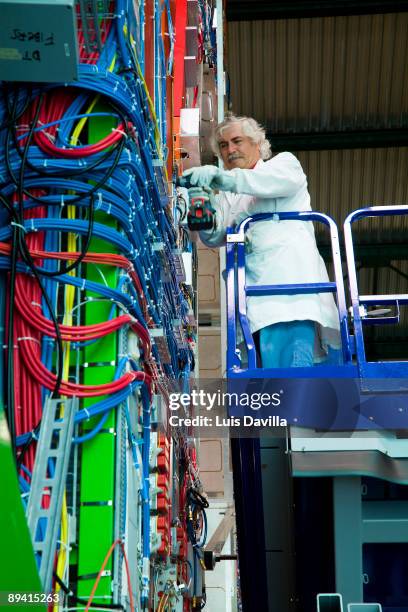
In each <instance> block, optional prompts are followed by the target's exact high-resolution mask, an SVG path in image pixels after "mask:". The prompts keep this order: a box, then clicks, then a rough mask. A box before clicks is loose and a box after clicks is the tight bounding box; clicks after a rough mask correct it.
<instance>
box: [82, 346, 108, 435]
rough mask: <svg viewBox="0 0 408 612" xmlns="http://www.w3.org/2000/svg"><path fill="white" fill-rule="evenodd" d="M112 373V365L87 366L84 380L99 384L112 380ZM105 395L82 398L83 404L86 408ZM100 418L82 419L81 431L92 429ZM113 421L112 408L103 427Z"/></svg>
mask: <svg viewBox="0 0 408 612" xmlns="http://www.w3.org/2000/svg"><path fill="white" fill-rule="evenodd" d="M112 338H113V337H112ZM112 338H111V343H112ZM114 373H115V368H114V366H98V367H89V368H85V374H84V380H85V382H86V384H88V385H100V384H101V383H104V382H108V381H110V380H113V377H114ZM106 397H107V396H106V395H101V396H100V397H90V398H87V399H85V400H84V403H83V406H84V407H85V408H87V407H88V406H92V404H96V402H99V401H102V400H103V399H105V398H106ZM100 419H101V416H97V417H94V418H92V419H89V420H88V421H84V423H83V424H82V432H85V431H89V430H90V429H93V428H94V427H95V425H96V424H97V423H98V422H99V420H100ZM115 423H116V419H115V409H113V410H112V411H111V413H110V415H109V417H108V418H107V420H106V422H105V425H104V429H108V428H109V427H114V426H115ZM90 442H91V441H90ZM90 442H87V443H86V444H90Z"/></svg>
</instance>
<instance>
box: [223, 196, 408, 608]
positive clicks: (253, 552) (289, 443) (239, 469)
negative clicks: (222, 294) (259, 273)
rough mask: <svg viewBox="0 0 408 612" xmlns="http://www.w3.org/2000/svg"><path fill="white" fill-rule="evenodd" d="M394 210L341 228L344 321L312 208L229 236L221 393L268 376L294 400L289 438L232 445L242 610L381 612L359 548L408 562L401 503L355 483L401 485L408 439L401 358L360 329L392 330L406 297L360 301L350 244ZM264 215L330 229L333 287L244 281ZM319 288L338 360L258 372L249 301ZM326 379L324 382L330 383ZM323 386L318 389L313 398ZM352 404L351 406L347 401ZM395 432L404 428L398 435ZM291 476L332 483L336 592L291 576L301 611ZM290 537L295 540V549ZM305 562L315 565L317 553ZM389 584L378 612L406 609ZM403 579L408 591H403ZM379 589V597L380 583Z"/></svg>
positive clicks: (360, 213)
mask: <svg viewBox="0 0 408 612" xmlns="http://www.w3.org/2000/svg"><path fill="white" fill-rule="evenodd" d="M390 215H393V216H394V215H397V216H399V215H408V206H375V207H370V208H364V209H360V210H357V211H355V212H353V213H351V214H350V215H349V216H348V217H347V219H346V221H345V223H344V244H345V250H346V262H347V272H348V282H349V294H350V312H351V317H350V316H349V310H348V308H347V302H346V296H345V289H344V283H343V270H342V263H341V253H340V243H339V235H338V229H337V226H336V224H335V222H334V221H333V220H332V219H331V218H330V217H328V216H327V215H324V214H322V213H318V212H313V211H310V212H298V213H296V212H290V213H289V212H288V213H270V214H268V213H262V214H257V215H254V216H252V217H248V218H247V219H245V220H244V221H242V222H241V223H240V224H239V226H237V227H236V228H235V229H229V230H228V232H227V246H226V269H227V277H226V281H227V288H226V291H227V326H228V327H227V378H228V388H229V390H230V391H235V392H242V391H245V390H246V391H248V389H249V388H251V389H254V388H257V386H256V382H258V383H259V385H260V386H261V387H260V388H263V386H264V385H265V383H266V381H270V382H271V381H279V386H285V388H286V387H287V388H288V389H289V390H290V391H291V392H292V394H290V393H289V394H288V397H289V396H291V397H292V400H293V401H291V402H289V405H288V406H286V411H285V417H286V419H287V423H288V426H289V427H288V428H287V429H286V437H285V435H284V436H283V437H282V436H281V437H279V436H277V437H273V438H272V437H271V436H273V434H271V436H269V438H265V439H264V438H262V437H260V438H257V437H253V438H251V437H241V438H236V439H232V440H231V449H232V460H233V470H234V489H235V503H236V513H237V532H238V548H239V559H240V581H241V590H242V600H243V607H244V611H250V612H252V610H273V611H276V612H278V611H279V612H281V611H282V612H283V610H285V612H286V611H288V612H290V611H292V610H293V611H299V610H301V611H302V612H315V610H316V609H317V610H320V611H321V612H325V611H329V610H330V612H340V611H341V610H343V609H344V610H348V609H350V610H351V611H354V610H358V611H359V612H360V610H361V612H364V610H366V612H369V610H374V609H375V610H381V605H380V604H377V603H367V604H363V601H364V598H365V597H367V598H368V601H373V602H374V601H376V599H373V597H374V595H373V591H375V589H376V587H375V585H374V586H373V585H369V586H367V584H366V583H365V582H364V581H367V580H368V581H369V577H367V575H366V574H364V571H363V570H364V568H363V547H364V546H366V545H368V544H370V545H371V544H390V543H392V544H394V545H404V544H405V547H404V548H403V554H404V557H406V559H407V561H406V563H407V567H408V501H405V499H394V500H392V501H391V500H388V501H387V500H385V499H384V500H380V501H378V500H377V501H375V499H374V498H375V496H374V498H371V497H370V496H369V495H368V496H367V497H366V498H364V494H363V497H362V494H361V490H362V480H361V479H362V477H364V476H371V477H374V479H379V480H381V481H387V482H392V483H397V485H405V484H408V440H407V439H404V434H401V431H403V430H408V402H407V400H408V357H407V361H398V362H397V361H376V362H373V361H368V360H367V358H366V351H365V346H364V335H363V330H364V327H365V326H367V325H386V324H398V322H399V319H400V306H403V305H406V304H408V293H404V294H395V295H384V294H381V295H360V294H359V288H358V283H357V272H356V265H355V256H354V246H353V237H352V225H353V223H354V222H356V221H358V220H360V219H363V218H366V217H386V216H390ZM268 219H274V220H275V221H277V220H285V221H286V220H297V221H299V220H302V221H306V222H308V221H313V222H320V223H323V224H325V225H326V226H327V227H328V229H329V233H330V240H331V252H332V261H333V270H334V282H326V283H304V284H287V285H262V286H259V285H257V286H247V285H246V278H245V236H246V232H247V230H248V228H249V227H250V225H251V224H252V223H256V222H258V221H266V220H268ZM322 292H331V293H333V294H334V296H335V298H336V302H337V306H338V312H339V323H340V334H341V346H342V349H341V354H342V363H341V364H340V365H319V366H316V367H311V368H291V369H279V368H273V369H263V368H260V367H257V355H256V349H255V345H254V339H253V336H252V334H251V331H250V327H249V323H248V319H247V314H246V297H247V296H265V295H295V294H307V293H309V294H310V293H322ZM380 305H381V306H382V305H387V306H389V305H392V306H393V307H394V308H395V313H393V314H391V315H389V316H388V315H387V316H384V315H383V314H379V315H378V316H368V314H367V310H366V309H367V307H370V306H380ZM239 329H240V331H241V336H242V337H243V345H242V342H241V341H240V335H239V334H238V330H239ZM242 346H244V350H243V351H241V348H242ZM243 357H246V359H245V360H244V359H243ZM327 381H330V384H329V385H328V382H327ZM254 384H255V386H254ZM328 386H329V387H330V392H329V393H327V387H328ZM319 389H324V390H325V391H324V393H323V394H322V395H321V396H320V397H319ZM258 390H259V389H258ZM296 390H297V392H296ZM333 398H334V401H335V402H337V406H336V410H335V413H336V414H333V411H332V410H331V406H330V404H331V402H332V401H333ZM350 402H351V404H352V406H351V407H350V406H349V405H348V404H349V403H350ZM263 416H265V415H263ZM370 430H371V431H370ZM395 430H398V432H399V433H395ZM400 430H401V431H400ZM289 431H290V433H289ZM344 432H346V433H344ZM357 432H358V433H357ZM367 436H369V438H368V437H367ZM293 476H297V477H299V480H302V481H304V480H305V479H306V477H307V478H308V484H310V480H309V479H310V477H314V478H323V479H324V478H326V480H327V477H330V478H331V479H332V483H331V489H330V495H331V496H332V497H331V500H330V502H331V508H330V509H329V510H327V511H330V512H331V514H332V525H331V527H329V528H328V529H329V532H330V529H332V532H333V555H332V556H333V568H334V569H333V581H334V583H335V584H334V586H333V587H332V588H334V589H335V591H337V593H331V594H328V595H327V596H326V595H324V593H321V594H319V597H318V598H317V601H316V596H317V594H318V593H319V591H321V590H326V588H327V585H326V584H325V585H323V588H321V587H319V586H318V585H317V584H310V585H309V586H310V589H309V590H310V593H309V594H306V595H304V591H305V588H306V590H307V587H305V586H304V584H305V582H307V580H306V579H305V578H304V579H302V578H301V579H300V581H299V578H298V580H297V582H298V583H299V582H300V583H301V584H303V586H302V587H301V590H302V589H303V595H304V599H303V603H301V604H299V597H298V595H297V587H296V585H295V581H294V578H293V573H294V572H293V567H294V564H295V561H294V558H295V557H294V555H295V549H297V544H298V540H299V537H298V536H299V533H301V528H300V527H299V524H298V525H296V524H295V523H296V521H298V522H299V518H300V517H301V516H302V515H301V513H299V511H298V510H297V511H296V512H295V513H294V515H293V513H292V510H293V505H294V500H293V496H292V491H291V488H292V487H291V480H292V478H293ZM300 477H302V478H300ZM373 482H377V480H373ZM364 486H366V485H364ZM370 486H371V485H370ZM393 486H394V485H393ZM309 488H310V487H309ZM407 490H408V488H407ZM403 497H404V495H403ZM299 499H301V498H300V497H299ZM406 499H407V500H408V495H407V496H406ZM368 500H370V501H368ZM298 501H299V500H298ZM306 505H307V502H306ZM327 511H326V514H327ZM306 514H307V513H306ZM309 514H310V513H309ZM292 515H293V516H292ZM309 518H310V516H309ZM326 518H327V517H326ZM294 533H295V534H296V539H297V542H296V544H295V545H294V542H293V537H294ZM310 536H311V534H303V535H302V534H301V535H300V539H302V538H303V539H304V540H305V542H308V544H309V545H310V544H311V545H312V546H313V537H312V538H311V537H310ZM316 537H318V535H317V534H316ZM400 551H401V549H400ZM303 558H305V559H307V556H306V557H305V555H304V554H303ZM310 558H311V559H312V558H313V554H312V555H311V556H310ZM306 562H307V561H306ZM319 562H320V564H321V565H324V563H326V564H327V565H329V564H330V562H331V561H330V560H329V559H325V560H321V559H320V560H319ZM300 571H301V572H303V573H304V575H305V576H309V575H310V576H312V575H313V569H312V568H310V567H304V569H300ZM401 571H402V570H401ZM285 572H286V573H285ZM396 573H397V574H398V571H397V572H396ZM297 574H299V567H298V568H297ZM323 574H324V571H323ZM406 575H408V574H406ZM406 575H405V576H406ZM392 580H394V583H395V582H396V583H397V584H396V585H395V584H394V587H393V588H394V591H395V592H396V597H395V598H394V599H397V600H398V602H397V605H394V604H395V601H393V602H391V604H392V605H391V604H390V605H389V607H387V606H386V604H387V605H388V604H389V601H391V600H392V597H391V599H390V598H388V599H387V597H385V596H384V599H386V600H387V601H384V602H382V603H383V610H384V611H386V612H388V611H389V612H391V611H392V612H397V611H398V612H408V586H405V584H406V585H408V579H407V578H406V577H405V578H404V579H402V578H401V579H398V577H397V578H396V577H395V572H394V578H393V579H392ZM392 580H391V582H392ZM400 580H403V581H405V584H402V585H401V584H400V585H399V586H398V583H399V581H400ZM311 582H313V579H312V580H311ZM328 582H330V580H328ZM365 584H366V585H365ZM377 586H378V585H377ZM330 590H331V589H330ZM377 591H378V593H379V594H380V595H381V593H382V591H381V587H380V586H378V588H377ZM312 601H313V603H312ZM266 602H269V603H268V604H267V603H266ZM299 606H300V607H299ZM370 606H371V607H370ZM373 606H377V607H373Z"/></svg>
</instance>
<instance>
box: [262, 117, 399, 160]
mask: <svg viewBox="0 0 408 612" xmlns="http://www.w3.org/2000/svg"><path fill="white" fill-rule="evenodd" d="M266 123H268V122H267V121H266ZM266 136H267V138H268V140H270V142H271V145H272V151H274V152H279V151H322V150H328V149H367V148H381V147H404V146H407V145H408V129H407V128H392V129H389V128H387V129H380V130H378V129H375V130H344V131H338V132H322V131H320V132H298V133H292V134H291V133H282V132H279V133H277V132H273V131H272V130H270V129H267V133H266Z"/></svg>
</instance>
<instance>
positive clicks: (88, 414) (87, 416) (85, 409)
mask: <svg viewBox="0 0 408 612" xmlns="http://www.w3.org/2000/svg"><path fill="white" fill-rule="evenodd" d="M83 411H84V412H85V416H86V418H87V420H89V419H90V418H91V414H90V412H89V410H88V408H84V409H83Z"/></svg>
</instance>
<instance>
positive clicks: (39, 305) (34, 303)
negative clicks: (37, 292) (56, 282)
mask: <svg viewBox="0 0 408 612" xmlns="http://www.w3.org/2000/svg"><path fill="white" fill-rule="evenodd" d="M31 306H38V308H42V305H41V304H39V303H38V302H34V301H32V302H31Z"/></svg>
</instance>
